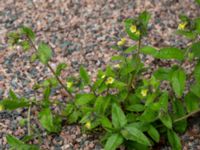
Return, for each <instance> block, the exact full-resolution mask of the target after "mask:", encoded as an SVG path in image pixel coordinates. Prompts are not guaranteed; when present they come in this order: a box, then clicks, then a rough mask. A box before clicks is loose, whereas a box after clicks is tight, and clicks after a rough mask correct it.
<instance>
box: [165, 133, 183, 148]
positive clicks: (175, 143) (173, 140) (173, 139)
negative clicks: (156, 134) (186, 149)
mask: <svg viewBox="0 0 200 150" xmlns="http://www.w3.org/2000/svg"><path fill="white" fill-rule="evenodd" d="M167 137H168V141H169V143H170V145H171V146H172V149H173V150H181V149H182V146H181V142H180V138H179V137H178V135H177V134H176V133H175V132H174V131H173V130H168V131H167Z"/></svg>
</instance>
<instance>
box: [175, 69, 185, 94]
mask: <svg viewBox="0 0 200 150" xmlns="http://www.w3.org/2000/svg"><path fill="white" fill-rule="evenodd" d="M171 84H172V88H173V90H174V92H175V94H176V96H177V97H178V98H181V97H182V95H183V92H184V89H185V84H186V74H185V71H184V70H183V69H178V70H176V71H174V73H173V75H172V79H171Z"/></svg>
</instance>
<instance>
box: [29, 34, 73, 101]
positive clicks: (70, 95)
mask: <svg viewBox="0 0 200 150" xmlns="http://www.w3.org/2000/svg"><path fill="white" fill-rule="evenodd" d="M28 39H29V41H30V42H31V45H32V47H33V48H34V50H35V51H36V52H37V48H36V46H35V44H34V43H33V41H32V40H31V39H30V38H29V37H28ZM47 67H48V68H49V70H50V71H51V72H52V74H53V75H54V76H55V78H56V80H57V81H58V82H59V84H60V85H61V86H62V88H64V89H65V91H66V92H67V94H68V95H69V97H70V98H73V95H72V94H71V93H70V92H69V91H68V89H67V87H66V86H65V85H64V84H63V82H62V81H61V79H60V78H59V77H58V76H57V75H56V73H55V71H54V70H53V68H52V67H51V65H50V64H49V63H47Z"/></svg>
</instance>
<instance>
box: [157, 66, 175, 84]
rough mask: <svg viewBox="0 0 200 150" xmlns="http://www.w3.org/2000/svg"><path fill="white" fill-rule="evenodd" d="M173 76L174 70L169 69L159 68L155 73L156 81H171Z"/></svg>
mask: <svg viewBox="0 0 200 150" xmlns="http://www.w3.org/2000/svg"><path fill="white" fill-rule="evenodd" d="M172 74H173V70H172V69H169V68H164V67H163V68H162V67H161V68H158V70H156V71H155V72H154V74H153V75H154V76H155V77H156V79H158V80H161V81H162V80H167V81H170V80H171V76H172Z"/></svg>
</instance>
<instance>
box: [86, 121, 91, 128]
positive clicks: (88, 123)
mask: <svg viewBox="0 0 200 150" xmlns="http://www.w3.org/2000/svg"><path fill="white" fill-rule="evenodd" d="M85 127H86V128H87V129H90V128H91V122H90V121H88V122H86V124H85Z"/></svg>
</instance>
